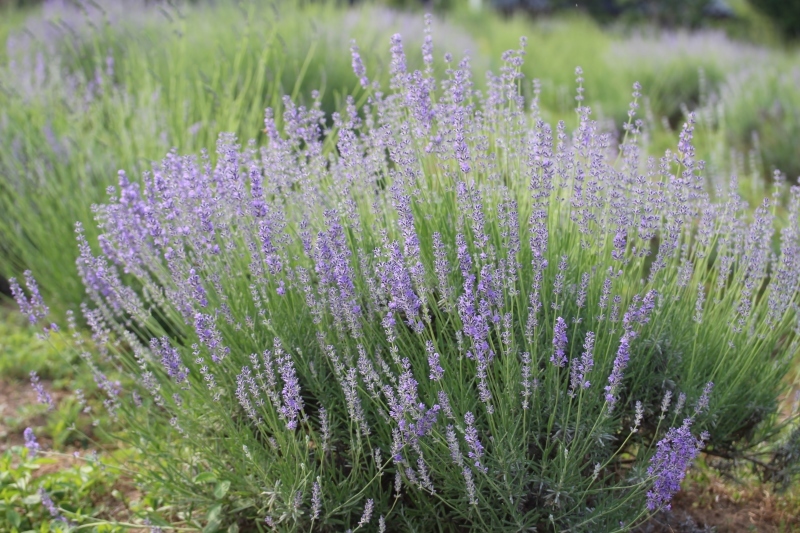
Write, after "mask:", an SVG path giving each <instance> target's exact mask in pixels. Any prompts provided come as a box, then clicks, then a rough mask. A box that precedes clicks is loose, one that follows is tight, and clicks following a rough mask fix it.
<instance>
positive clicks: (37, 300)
mask: <svg viewBox="0 0 800 533" xmlns="http://www.w3.org/2000/svg"><path fill="white" fill-rule="evenodd" d="M8 283H9V285H10V286H11V294H12V295H13V296H14V299H15V300H16V301H17V305H19V309H20V311H21V312H22V314H23V315H26V316H27V317H28V320H29V321H30V323H31V324H37V323H39V322H40V321H42V320H43V319H44V318H45V317H46V316H47V314H48V313H49V312H50V310H49V309H48V308H47V306H46V305H45V303H44V298H42V295H41V293H40V292H39V285H38V284H37V283H36V280H35V279H34V278H33V274H32V273H31V271H30V270H26V271H25V285H26V286H27V287H28V292H30V294H31V296H30V299H29V298H28V297H27V296H25V292H24V291H23V290H22V287H20V286H19V283H17V280H16V279H15V278H11V279H9V280H8Z"/></svg>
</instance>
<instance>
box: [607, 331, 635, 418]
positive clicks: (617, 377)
mask: <svg viewBox="0 0 800 533" xmlns="http://www.w3.org/2000/svg"><path fill="white" fill-rule="evenodd" d="M634 336H635V334H634V333H633V332H632V331H627V332H625V334H624V335H623V336H622V339H620V341H619V349H618V350H617V357H616V358H615V359H614V368H613V369H612V370H611V374H610V375H609V376H608V385H606V388H605V390H606V403H607V404H608V412H609V413H610V412H612V411H613V410H614V405H615V404H616V403H617V390H618V389H619V386H620V385H621V384H622V373H623V372H624V371H625V367H627V366H628V361H629V360H630V356H631V345H630V341H631V339H632V338H633V337H634Z"/></svg>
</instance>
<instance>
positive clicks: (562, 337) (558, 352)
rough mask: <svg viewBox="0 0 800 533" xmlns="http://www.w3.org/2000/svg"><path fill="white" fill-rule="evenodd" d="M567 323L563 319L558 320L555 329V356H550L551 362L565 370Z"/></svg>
mask: <svg viewBox="0 0 800 533" xmlns="http://www.w3.org/2000/svg"><path fill="white" fill-rule="evenodd" d="M566 349H567V323H566V322H565V321H564V319H563V318H561V317H558V318H556V325H555V327H554V328H553V355H551V356H550V362H551V363H553V364H554V365H556V366H557V367H559V368H563V367H564V365H566V364H567V355H566V353H565V350H566Z"/></svg>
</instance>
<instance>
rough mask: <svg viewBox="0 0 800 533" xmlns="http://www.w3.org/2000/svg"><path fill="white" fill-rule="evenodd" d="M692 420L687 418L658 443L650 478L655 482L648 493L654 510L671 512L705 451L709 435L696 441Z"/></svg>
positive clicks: (649, 473)
mask: <svg viewBox="0 0 800 533" xmlns="http://www.w3.org/2000/svg"><path fill="white" fill-rule="evenodd" d="M691 425H692V420H691V419H690V418H687V419H686V420H684V421H683V425H682V426H680V427H678V428H670V429H669V431H667V434H666V435H665V436H664V438H663V439H661V440H660V441H659V442H658V444H656V453H655V454H654V455H653V457H651V458H650V466H649V467H648V469H647V475H648V476H650V477H651V478H652V479H653V488H652V489H651V490H650V491H649V492H648V493H647V508H648V509H649V510H650V511H654V510H656V509H660V508H664V509H667V510H669V509H670V503H669V502H670V501H671V500H672V497H673V496H674V495H675V493H676V492H678V491H679V490H680V488H681V481H683V478H684V477H685V476H686V471H687V470H688V469H689V467H690V466H691V465H692V462H693V461H694V459H695V458H696V457H697V454H698V453H700V450H701V449H702V448H703V442H704V441H705V440H706V439H707V438H708V437H707V436H706V434H703V435H701V436H700V438H699V439H696V438H695V437H694V436H693V435H692V432H691Z"/></svg>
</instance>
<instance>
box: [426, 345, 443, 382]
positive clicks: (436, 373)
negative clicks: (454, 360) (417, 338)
mask: <svg viewBox="0 0 800 533" xmlns="http://www.w3.org/2000/svg"><path fill="white" fill-rule="evenodd" d="M425 349H426V350H427V351H428V366H429V367H430V369H431V373H430V376H429V377H430V379H431V381H439V380H441V379H442V377H443V376H444V369H443V368H442V366H441V365H440V364H439V354H438V353H437V352H436V349H435V348H434V346H433V342H431V341H425Z"/></svg>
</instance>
